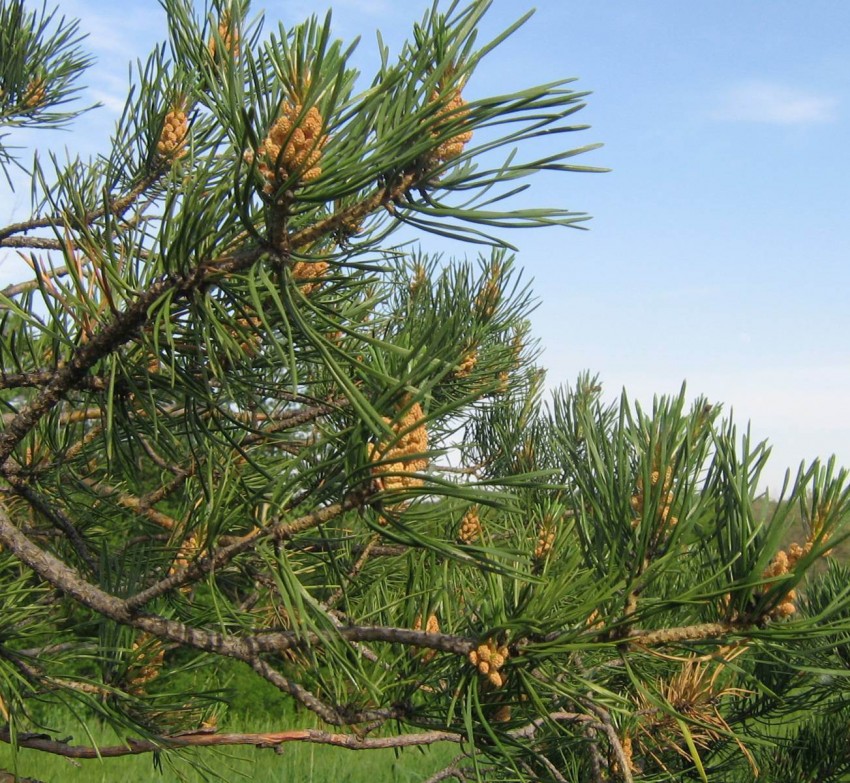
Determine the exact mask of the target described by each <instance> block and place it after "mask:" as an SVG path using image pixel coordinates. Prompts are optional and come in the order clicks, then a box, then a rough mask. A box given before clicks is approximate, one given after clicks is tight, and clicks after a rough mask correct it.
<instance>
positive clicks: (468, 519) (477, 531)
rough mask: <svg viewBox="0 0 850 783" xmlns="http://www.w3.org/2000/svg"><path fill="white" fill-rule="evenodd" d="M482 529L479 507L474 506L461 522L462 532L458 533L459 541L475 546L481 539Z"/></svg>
mask: <svg viewBox="0 0 850 783" xmlns="http://www.w3.org/2000/svg"><path fill="white" fill-rule="evenodd" d="M481 533H482V527H481V519H480V517H479V516H478V506H472V508H470V509H469V511H467V512H466V513H465V514H464V515H463V519H462V520H461V522H460V530H459V531H458V534H457V537H458V541H460V542H461V543H462V544H474V543H475V542H476V541H477V540H478V539H479V538H481Z"/></svg>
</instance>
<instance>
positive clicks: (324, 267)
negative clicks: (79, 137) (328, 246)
mask: <svg viewBox="0 0 850 783" xmlns="http://www.w3.org/2000/svg"><path fill="white" fill-rule="evenodd" d="M327 271H328V262H327V261H296V262H295V263H294V264H293V265H292V277H293V278H294V279H295V280H297V281H301V280H308V281H309V282H307V283H303V284H302V285H300V286H299V288H300V289H301V293H302V294H304V296H309V295H310V294H312V293H313V291H315V290H316V289H317V288H318V287H319V286H320V285H321V284H322V281H321V278H322V277H324V276H325V273H326V272H327Z"/></svg>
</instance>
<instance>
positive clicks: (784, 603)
mask: <svg viewBox="0 0 850 783" xmlns="http://www.w3.org/2000/svg"><path fill="white" fill-rule="evenodd" d="M811 549H812V542H811V541H808V542H807V543H806V545H805V546H800V545H799V544H796V543H794V544H791V546H789V547H788V551H787V552H786V551H785V550H784V549H780V550H779V551H778V552H777V553H776V555H775V556H774V558H773V560H771V561H770V565H769V566H768V567H767V568H766V569H765V571H764V573H763V574H762V578H763V579H775V578H777V577H780V576H785V574H787V573H788V572H789V571H791V570H792V569H793V568H794V567H795V566H796V565H797V561H798V560H800V558H802V557H805V556H806V555H807V554H808V553H809V552H810V551H811ZM796 598H797V591H796V590H794V589H791V590H789V591H788V592H787V593H785V595H784V596H782V599H781V600H780V602H779V603H778V604H777V605H776V606H775V607H774V608H773V609H772V610H771V611H770V614H769V616H770V617H771V618H772V619H774V620H778V619H781V618H783V617H790V616H791V615H792V614H795V613H796V611H797V607H796V606H795V604H794V601H795V600H796Z"/></svg>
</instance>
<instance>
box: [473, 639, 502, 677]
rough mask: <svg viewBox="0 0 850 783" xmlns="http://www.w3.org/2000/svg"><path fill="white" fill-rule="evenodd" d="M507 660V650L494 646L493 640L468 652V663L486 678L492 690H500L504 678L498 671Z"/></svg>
mask: <svg viewBox="0 0 850 783" xmlns="http://www.w3.org/2000/svg"><path fill="white" fill-rule="evenodd" d="M507 660H508V648H507V647H505V646H499V645H498V644H496V641H495V639H488V640H487V641H486V642H485V643H484V644H479V645H478V647H477V648H476V649H474V650H470V652H469V662H470V663H471V664H472V665H473V666H474V667H475V668H476V669H478V673H479V674H480V675H482V676H484V677H486V678H487V681H488V682H489V683H490V684H491V685H492V686H493V687H494V688H501V687H502V686H503V685H504V684H505V678H504V676H503V675H502V673H501V671H500V669H501V668H502V667H503V666H504V665H505V661H507Z"/></svg>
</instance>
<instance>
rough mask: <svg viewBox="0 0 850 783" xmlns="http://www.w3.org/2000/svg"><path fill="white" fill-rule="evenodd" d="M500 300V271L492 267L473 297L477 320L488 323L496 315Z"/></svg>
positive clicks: (496, 267)
mask: <svg viewBox="0 0 850 783" xmlns="http://www.w3.org/2000/svg"><path fill="white" fill-rule="evenodd" d="M501 298H502V271H501V269H500V268H499V267H498V266H494V267H493V270H492V271H491V273H490V275H489V276H488V277H487V280H486V282H485V283H484V285H483V286H482V287H481V290H480V291H479V292H478V295H477V296H476V297H475V310H476V313H477V315H478V317H479V318H481V319H482V320H484V321H489V320H490V319H491V318H492V317H493V316H494V315H495V314H496V307H497V306H498V304H499V300H500V299H501Z"/></svg>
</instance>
